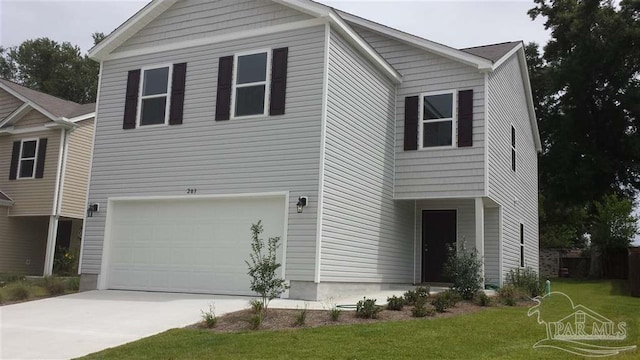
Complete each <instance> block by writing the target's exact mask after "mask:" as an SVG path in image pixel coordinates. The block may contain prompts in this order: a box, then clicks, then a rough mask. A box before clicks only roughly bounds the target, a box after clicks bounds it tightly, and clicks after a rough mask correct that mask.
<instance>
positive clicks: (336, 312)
mask: <svg viewBox="0 0 640 360" xmlns="http://www.w3.org/2000/svg"><path fill="white" fill-rule="evenodd" d="M340 314H342V310H340V308H338V307H333V308H331V309H330V310H329V317H330V318H331V321H338V319H340Z"/></svg>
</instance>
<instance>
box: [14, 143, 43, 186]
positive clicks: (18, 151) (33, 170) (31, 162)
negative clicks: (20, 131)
mask: <svg viewBox="0 0 640 360" xmlns="http://www.w3.org/2000/svg"><path fill="white" fill-rule="evenodd" d="M46 153H47V139H23V140H21V141H15V142H14V143H13V150H12V153H11V166H10V168H9V180H16V179H41V178H42V177H43V176H44V160H45V156H46Z"/></svg>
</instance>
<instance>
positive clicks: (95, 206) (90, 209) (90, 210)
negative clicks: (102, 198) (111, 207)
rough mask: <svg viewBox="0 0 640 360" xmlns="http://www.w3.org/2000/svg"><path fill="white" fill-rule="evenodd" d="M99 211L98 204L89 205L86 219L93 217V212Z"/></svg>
mask: <svg viewBox="0 0 640 360" xmlns="http://www.w3.org/2000/svg"><path fill="white" fill-rule="evenodd" d="M99 210H100V205H98V204H95V203H94V204H89V207H88V208H87V217H93V213H94V212H98V211H99Z"/></svg>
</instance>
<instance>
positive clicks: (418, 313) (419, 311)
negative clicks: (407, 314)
mask: <svg viewBox="0 0 640 360" xmlns="http://www.w3.org/2000/svg"><path fill="white" fill-rule="evenodd" d="M433 315H434V310H433V309H430V308H427V299H425V298H421V299H419V300H418V301H417V302H416V304H415V305H414V306H413V309H411V316H413V317H418V318H420V317H425V316H433Z"/></svg>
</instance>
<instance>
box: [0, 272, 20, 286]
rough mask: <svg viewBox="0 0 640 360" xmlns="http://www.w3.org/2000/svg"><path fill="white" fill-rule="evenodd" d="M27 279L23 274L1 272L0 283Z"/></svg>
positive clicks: (6, 283)
mask: <svg viewBox="0 0 640 360" xmlns="http://www.w3.org/2000/svg"><path fill="white" fill-rule="evenodd" d="M25 280H26V278H25V276H24V275H22V274H17V273H6V274H0V283H4V284H5V285H8V284H11V283H14V282H18V281H25Z"/></svg>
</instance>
